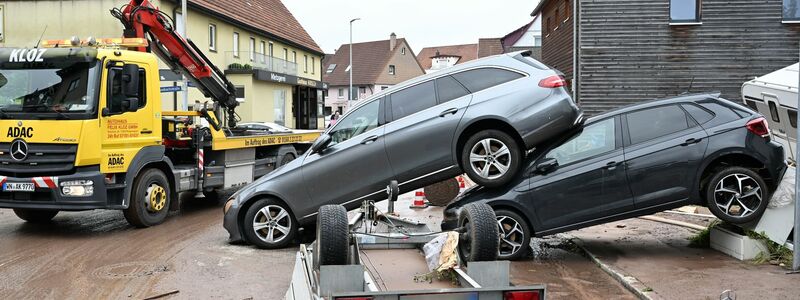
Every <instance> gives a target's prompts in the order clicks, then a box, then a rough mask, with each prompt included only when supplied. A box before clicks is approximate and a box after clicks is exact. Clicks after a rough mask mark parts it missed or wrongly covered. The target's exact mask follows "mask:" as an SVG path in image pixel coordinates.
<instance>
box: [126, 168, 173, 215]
mask: <svg viewBox="0 0 800 300" xmlns="http://www.w3.org/2000/svg"><path fill="white" fill-rule="evenodd" d="M171 197H172V191H171V189H170V185H169V180H168V179H167V175H164V172H162V171H161V170H159V169H156V168H150V169H147V170H144V172H141V173H140V174H139V175H138V176H136V179H134V180H133V188H132V189H131V197H130V201H129V202H130V203H129V205H128V208H127V209H125V210H124V211H123V214H124V215H125V220H128V223H130V224H131V225H133V226H135V227H138V228H145V227H150V226H154V225H158V224H161V223H162V222H164V220H165V219H166V218H167V214H168V213H169V207H170V200H171Z"/></svg>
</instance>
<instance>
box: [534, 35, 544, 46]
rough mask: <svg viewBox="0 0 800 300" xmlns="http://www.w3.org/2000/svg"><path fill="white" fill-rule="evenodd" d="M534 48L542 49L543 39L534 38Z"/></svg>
mask: <svg viewBox="0 0 800 300" xmlns="http://www.w3.org/2000/svg"><path fill="white" fill-rule="evenodd" d="M533 46H534V47H541V46H542V38H541V37H536V36H535V37H533Z"/></svg>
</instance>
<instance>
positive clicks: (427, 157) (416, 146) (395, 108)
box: [386, 75, 472, 190]
mask: <svg viewBox="0 0 800 300" xmlns="http://www.w3.org/2000/svg"><path fill="white" fill-rule="evenodd" d="M437 94H438V97H437ZM387 98H388V100H389V101H388V103H389V104H388V105H387V108H388V110H387V111H386V113H387V119H389V120H391V122H390V123H389V124H387V125H386V153H387V154H388V155H389V162H390V164H391V166H392V169H393V170H394V174H395V178H396V179H397V181H398V182H399V183H400V184H401V185H405V184H406V183H409V182H411V181H412V180H416V179H417V178H420V177H421V176H425V175H429V174H432V173H435V172H440V171H442V172H443V169H445V168H448V167H452V166H454V165H455V156H454V155H453V148H452V145H453V138H454V135H455V131H456V128H457V127H458V123H459V121H460V120H461V116H462V115H464V112H465V111H466V109H465V108H466V107H467V105H469V102H470V100H471V99H472V96H471V95H470V94H469V91H467V89H466V88H464V87H463V86H462V85H461V84H460V83H458V81H456V80H455V79H453V78H452V77H451V76H449V75H448V76H444V77H440V78H437V79H435V80H430V81H427V82H423V83H420V84H417V85H414V86H411V87H409V88H405V89H402V90H400V91H397V92H394V93H392V94H391V96H388V97H387ZM447 173H451V172H447ZM455 173H457V172H455ZM442 174H445V173H442ZM442 176H443V175H442ZM436 177H437V178H438V177H439V176H436ZM425 183H426V182H422V184H425ZM414 186H417V185H414ZM403 188H404V190H406V189H407V187H403Z"/></svg>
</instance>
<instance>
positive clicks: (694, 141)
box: [681, 138, 703, 146]
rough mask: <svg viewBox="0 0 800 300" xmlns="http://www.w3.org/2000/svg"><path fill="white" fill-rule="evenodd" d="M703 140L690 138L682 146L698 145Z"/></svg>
mask: <svg viewBox="0 0 800 300" xmlns="http://www.w3.org/2000/svg"><path fill="white" fill-rule="evenodd" d="M702 140H703V139H696V138H690V139H688V140H686V141H685V142H683V143H681V146H689V145H691V144H697V143H699V142H700V141H702Z"/></svg>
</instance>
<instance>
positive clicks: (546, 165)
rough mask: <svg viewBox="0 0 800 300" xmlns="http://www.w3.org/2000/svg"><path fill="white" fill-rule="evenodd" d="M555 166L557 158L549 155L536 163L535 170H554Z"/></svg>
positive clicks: (538, 171) (556, 165) (544, 171)
mask: <svg viewBox="0 0 800 300" xmlns="http://www.w3.org/2000/svg"><path fill="white" fill-rule="evenodd" d="M556 167H558V160H556V159H555V158H552V157H549V158H545V159H543V160H542V161H540V162H539V163H537V164H536V172H537V173H541V174H543V173H547V172H550V171H552V170H554V169H555V168H556Z"/></svg>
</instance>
